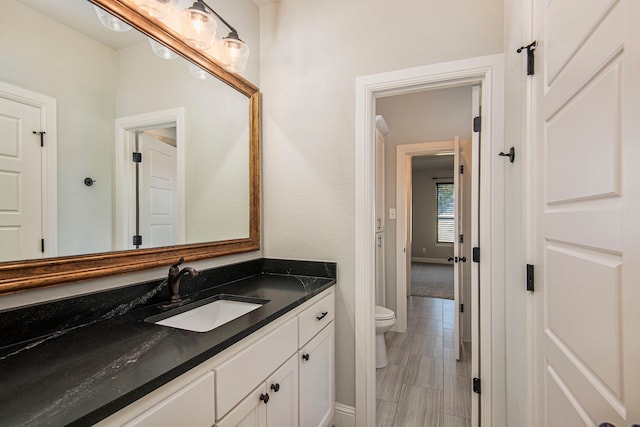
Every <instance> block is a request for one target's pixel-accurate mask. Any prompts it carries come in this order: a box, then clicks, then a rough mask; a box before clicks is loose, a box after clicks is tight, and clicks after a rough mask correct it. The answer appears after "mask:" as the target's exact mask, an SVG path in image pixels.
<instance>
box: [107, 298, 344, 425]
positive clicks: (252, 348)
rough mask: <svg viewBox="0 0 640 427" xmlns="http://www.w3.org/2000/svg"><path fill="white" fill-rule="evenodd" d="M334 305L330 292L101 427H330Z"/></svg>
mask: <svg viewBox="0 0 640 427" xmlns="http://www.w3.org/2000/svg"><path fill="white" fill-rule="evenodd" d="M334 301H335V299H334V289H333V288H330V289H327V290H325V291H324V292H322V293H321V294H319V295H317V296H315V297H314V298H313V299H312V300H310V301H307V302H306V303H305V304H303V305H301V306H299V307H297V308H295V309H293V310H291V311H290V312H289V313H287V314H285V315H283V316H282V317H281V318H279V319H277V320H275V321H273V322H272V323H270V324H268V325H266V326H265V327H263V328H262V329H261V330H259V331H257V332H255V333H253V334H251V335H249V336H248V337H246V338H245V339H243V340H241V341H239V342H238V343H236V344H234V345H233V346H231V347H229V348H227V349H226V350H223V351H222V352H221V353H219V354H217V355H216V356H214V357H213V358H211V359H209V360H208V361H206V362H204V363H202V364H201V365H199V366H197V367H195V368H193V369H191V370H190V371H188V372H186V373H185V374H183V375H181V376H180V377H178V378H176V379H174V380H173V381H171V382H169V383H167V384H165V385H164V386H162V387H160V388H159V389H157V390H155V391H153V392H151V393H149V394H148V395H146V396H145V397H143V398H142V399H140V400H138V401H136V402H134V403H132V404H131V405H129V406H127V407H126V408H124V409H122V410H120V411H119V412H117V413H115V414H113V415H112V416H110V417H109V418H106V419H105V420H103V421H101V422H100V423H98V426H122V425H125V426H127V427H133V426H136V427H147V426H153V427H158V426H160V427H162V426H177V425H185V426H187V425H188V426H189V427H192V426H193V427H199V426H203V427H205V426H206V427H210V426H217V427H235V426H241V427H248V426H252V427H257V426H261V427H298V426H299V427H315V426H322V427H324V426H327V425H330V424H331V422H332V421H333V408H334V402H335V398H334V383H335V379H334V322H333V320H334V311H335V303H334ZM303 357H304V358H303Z"/></svg>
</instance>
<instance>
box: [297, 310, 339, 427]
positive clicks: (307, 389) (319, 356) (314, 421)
mask: <svg viewBox="0 0 640 427" xmlns="http://www.w3.org/2000/svg"><path fill="white" fill-rule="evenodd" d="M333 341H334V323H333V322H331V323H330V324H329V325H327V327H326V328H325V329H323V330H322V332H320V333H319V334H318V335H316V337H315V338H314V339H312V340H311V341H309V343H308V344H307V345H306V346H304V347H303V348H302V349H301V350H300V351H299V352H298V356H299V357H298V363H299V366H300V395H299V400H300V425H301V426H304V427H315V426H322V427H324V426H327V425H330V424H331V422H332V420H333V407H334V402H335V396H334V382H335V380H334V343H333Z"/></svg>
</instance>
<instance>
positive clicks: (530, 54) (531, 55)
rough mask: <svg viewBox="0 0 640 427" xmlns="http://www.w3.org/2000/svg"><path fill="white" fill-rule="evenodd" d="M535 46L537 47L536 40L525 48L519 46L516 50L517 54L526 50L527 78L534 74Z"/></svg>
mask: <svg viewBox="0 0 640 427" xmlns="http://www.w3.org/2000/svg"><path fill="white" fill-rule="evenodd" d="M536 46H538V42H537V41H536V40H534V41H532V42H531V43H529V44H528V45H526V46H521V47H520V48H518V50H516V52H517V53H520V52H522V51H523V50H525V49H527V76H533V73H534V72H535V51H536Z"/></svg>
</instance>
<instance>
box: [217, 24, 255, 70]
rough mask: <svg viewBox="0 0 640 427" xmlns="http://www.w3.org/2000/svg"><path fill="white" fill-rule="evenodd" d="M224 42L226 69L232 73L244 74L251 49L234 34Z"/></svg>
mask: <svg viewBox="0 0 640 427" xmlns="http://www.w3.org/2000/svg"><path fill="white" fill-rule="evenodd" d="M223 42H224V43H223V44H224V52H225V54H224V58H223V60H222V62H223V63H224V64H225V68H226V69H227V70H228V71H231V72H232V73H242V72H243V71H244V70H245V68H246V67H247V61H248V59H249V47H248V46H247V44H246V43H245V42H243V41H242V40H240V39H239V38H238V37H237V34H234V33H232V34H230V35H229V36H228V37H225V38H224V39H223Z"/></svg>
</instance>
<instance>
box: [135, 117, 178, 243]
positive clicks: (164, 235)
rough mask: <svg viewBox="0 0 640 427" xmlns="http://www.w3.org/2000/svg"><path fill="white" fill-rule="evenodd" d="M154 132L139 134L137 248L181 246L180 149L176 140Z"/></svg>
mask: <svg viewBox="0 0 640 427" xmlns="http://www.w3.org/2000/svg"><path fill="white" fill-rule="evenodd" d="M163 130H167V129H151V130H148V131H144V132H139V133H138V135H137V136H138V137H137V145H138V147H137V150H136V152H138V153H140V156H139V157H138V159H139V160H140V161H139V162H136V163H135V168H136V170H137V172H136V176H137V178H138V179H137V186H136V187H137V191H136V195H137V196H136V198H137V201H138V203H136V204H135V206H136V207H137V209H136V212H135V216H136V222H135V224H136V226H137V227H136V230H133V234H132V235H134V236H136V240H137V241H136V242H133V244H134V245H135V246H136V247H137V248H157V247H159V246H171V245H176V244H178V186H177V149H176V145H175V144H176V140H175V128H173V131H174V137H173V138H171V137H170V136H167V135H166V132H164V133H163V132H161V131H163Z"/></svg>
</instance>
